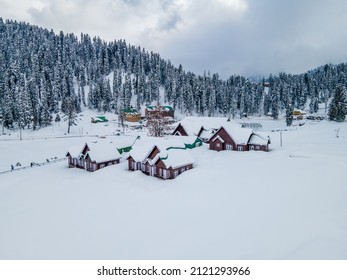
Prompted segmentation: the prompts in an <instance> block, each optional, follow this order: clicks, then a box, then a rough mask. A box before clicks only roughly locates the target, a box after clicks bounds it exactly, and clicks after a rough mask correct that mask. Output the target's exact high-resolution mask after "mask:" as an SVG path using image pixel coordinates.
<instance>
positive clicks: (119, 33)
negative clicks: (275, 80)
mask: <svg viewBox="0 0 347 280" xmlns="http://www.w3.org/2000/svg"><path fill="white" fill-rule="evenodd" d="M0 7H1V12H0V17H2V18H3V19H15V20H19V21H26V22H29V23H31V24H35V25H39V26H41V27H45V28H48V29H53V30H54V31H56V32H59V31H60V30H63V31H64V32H74V33H75V34H76V35H79V34H80V33H81V32H83V33H88V34H90V35H91V36H94V35H98V36H100V37H101V38H102V39H104V40H107V41H113V40H114V39H125V40H126V41H127V42H128V43H130V44H133V45H140V46H141V47H144V48H146V50H148V51H154V52H159V53H160V54H161V56H162V57H163V58H165V59H170V60H171V61H172V62H173V63H174V64H175V65H176V66H178V65H179V64H182V66H183V67H184V69H186V70H190V71H193V72H195V73H197V74H201V73H203V72H204V71H205V70H206V71H208V70H210V71H211V72H212V73H215V72H218V73H219V74H220V75H221V76H222V77H224V78H225V77H227V76H229V75H232V74H242V75H246V76H251V75H268V74H269V73H273V74H278V72H280V71H285V72H289V73H302V72H305V71H307V70H309V69H312V68H315V67H317V66H319V65H321V64H325V63H339V62H346V61H347V51H346V46H347V30H346V26H347V16H346V12H347V1H345V0H291V1H288V0H261V1H260V0H213V1H208V0H190V1H189V0H98V1H91V0H59V1H58V0H33V1H25V0H17V1H13V0H0Z"/></svg>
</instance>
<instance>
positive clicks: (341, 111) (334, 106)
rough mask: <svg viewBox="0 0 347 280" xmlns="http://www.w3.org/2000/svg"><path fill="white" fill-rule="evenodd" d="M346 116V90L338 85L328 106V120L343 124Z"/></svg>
mask: <svg viewBox="0 0 347 280" xmlns="http://www.w3.org/2000/svg"><path fill="white" fill-rule="evenodd" d="M346 114H347V94H346V88H345V87H344V86H342V85H339V86H338V87H337V88H336V90H335V94H334V97H333V99H332V100H331V103H330V106H329V113H328V115H329V120H331V121H337V122H343V121H344V120H345V118H346Z"/></svg>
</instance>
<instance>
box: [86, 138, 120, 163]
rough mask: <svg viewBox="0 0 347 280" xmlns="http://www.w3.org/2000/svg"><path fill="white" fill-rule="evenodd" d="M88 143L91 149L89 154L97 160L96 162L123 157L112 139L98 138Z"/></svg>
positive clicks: (92, 158)
mask: <svg viewBox="0 0 347 280" xmlns="http://www.w3.org/2000/svg"><path fill="white" fill-rule="evenodd" d="M87 145H88V147H89V149H90V151H88V152H87V154H88V155H89V156H90V158H91V160H93V161H94V160H95V161H96V162H103V161H108V160H113V159H117V158H120V157H121V155H120V154H119V152H118V151H117V149H116V146H115V144H114V143H112V142H110V141H100V140H98V141H97V142H95V143H93V142H91V143H87Z"/></svg>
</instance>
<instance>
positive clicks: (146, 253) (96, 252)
mask: <svg viewBox="0 0 347 280" xmlns="http://www.w3.org/2000/svg"><path fill="white" fill-rule="evenodd" d="M110 117H111V116H110ZM257 122H261V123H262V124H263V128H264V130H266V131H267V133H269V135H270V137H271V140H272V144H271V145H270V148H271V151H270V152H268V153H264V152H230V151H223V152H219V153H218V152H215V151H210V150H208V147H207V146H203V147H199V148H196V149H194V150H192V155H193V156H194V158H195V159H196V166H195V168H194V169H192V170H190V171H187V172H185V173H183V174H181V175H180V176H179V177H177V178H176V179H175V180H167V181H163V180H160V179H157V178H154V177H147V176H145V175H144V174H142V173H141V172H140V171H137V172H129V171H127V166H126V162H123V163H121V164H119V165H114V166H110V167H107V168H104V169H102V170H99V171H97V172H94V173H89V172H86V171H84V170H79V169H69V168H68V167H67V163H66V161H63V162H59V163H56V164H49V165H46V166H41V167H34V168H28V169H26V170H22V171H13V172H9V173H5V174H0V259H347V203H346V198H347V122H345V123H342V124H337V123H330V122H327V121H322V122H314V121H312V122H309V121H306V124H305V125H304V126H295V127H291V128H290V130H288V131H283V132H282V143H283V145H282V147H281V145H280V132H279V131H277V130H278V129H281V128H284V129H285V128H286V127H285V122H284V121H283V120H282V121H272V120H270V119H268V120H265V119H263V120H262V119H260V120H257ZM60 125H61V127H60V126H58V125H57V124H56V125H55V126H54V127H53V128H47V129H45V130H40V131H38V132H35V133H33V132H27V131H25V132H24V134H23V139H24V140H23V141H19V140H18V137H19V136H18V132H15V133H12V134H11V135H8V134H7V135H3V136H0V151H1V160H0V171H5V170H8V169H9V167H10V165H11V164H14V163H16V162H21V164H22V165H28V164H29V163H30V162H33V161H34V162H44V161H45V160H46V159H50V158H54V157H57V158H61V157H64V155H65V153H66V151H67V150H68V148H69V147H71V146H74V145H81V146H82V144H83V143H85V142H86V141H90V140H92V139H93V140H95V139H97V138H96V137H94V138H90V137H85V136H87V132H88V135H92V134H95V135H99V136H100V135H109V136H106V139H110V141H114V142H117V141H123V140H124V138H125V137H127V136H111V135H114V133H115V131H116V129H118V127H117V125H116V124H115V123H112V122H110V123H109V125H108V126H105V125H104V124H95V125H90V124H89V122H87V121H86V122H85V123H84V129H83V132H82V131H81V127H82V126H81V125H80V126H79V128H77V127H74V128H73V131H72V134H74V135H76V136H79V137H76V138H68V139H65V138H50V137H53V136H54V137H56V136H59V135H63V129H64V130H66V127H65V124H64V123H61V124H60ZM63 126H64V128H63ZM337 129H339V131H337ZM141 133H142V134H141ZM337 133H338V136H339V137H336V136H337ZM129 134H130V136H128V137H133V136H134V135H137V134H141V137H142V141H144V140H145V139H144V138H146V136H145V132H129ZM117 137H118V138H117ZM9 139H17V140H11V141H7V140H9Z"/></svg>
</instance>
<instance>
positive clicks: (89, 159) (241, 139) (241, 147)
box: [66, 117, 270, 179]
mask: <svg viewBox="0 0 347 280" xmlns="http://www.w3.org/2000/svg"><path fill="white" fill-rule="evenodd" d="M172 135H174V136H180V137H173V136H172V137H171V138H170V139H166V140H165V139H162V138H160V140H158V139H157V140H155V138H153V139H152V140H149V141H142V140H139V137H137V138H136V139H130V141H129V143H128V144H125V145H123V146H122V147H117V146H116V145H115V144H113V143H110V142H107V140H104V139H103V140H99V141H98V142H97V143H86V144H85V145H84V146H83V148H82V150H81V149H77V150H76V149H71V150H70V151H69V152H68V153H67V154H66V156H67V158H68V164H69V167H77V168H81V169H85V170H87V171H96V170H98V169H101V168H104V167H106V166H110V165H114V164H118V163H120V162H121V160H122V159H125V160H127V161H128V170H130V171H136V170H140V171H142V172H143V173H144V174H146V175H148V176H154V177H158V178H162V179H174V178H176V177H177V176H178V175H179V174H181V173H183V172H185V171H187V170H190V169H192V168H194V163H195V162H194V159H193V157H192V156H191V154H190V152H189V150H190V149H193V148H196V147H200V146H202V145H203V143H206V144H207V145H209V149H210V150H215V151H222V150H234V151H268V150H269V144H270V138H269V137H268V136H266V135H264V134H262V133H259V132H255V131H253V130H252V129H249V128H242V127H241V125H239V124H237V123H235V122H231V121H229V120H228V119H227V118H204V117H186V118H184V119H183V120H182V121H181V122H180V123H179V124H178V125H177V126H176V128H175V129H174V131H173V132H172ZM130 142H131V143H130Z"/></svg>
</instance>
